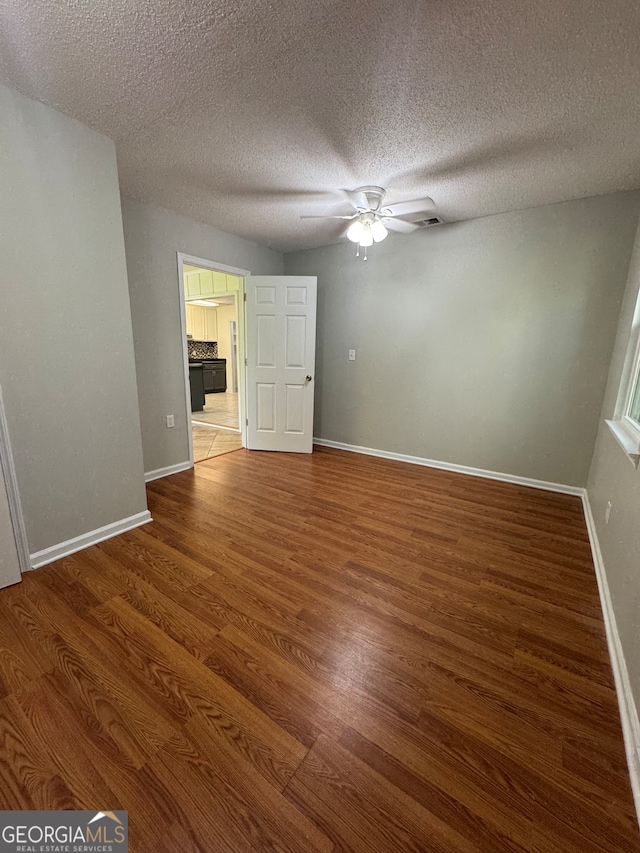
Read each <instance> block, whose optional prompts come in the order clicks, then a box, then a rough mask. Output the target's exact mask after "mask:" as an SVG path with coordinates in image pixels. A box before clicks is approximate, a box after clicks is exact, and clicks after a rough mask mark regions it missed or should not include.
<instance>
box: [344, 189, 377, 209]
mask: <svg viewBox="0 0 640 853" xmlns="http://www.w3.org/2000/svg"><path fill="white" fill-rule="evenodd" d="M344 194H345V196H346V197H347V199H348V201H349V204H350V205H351V206H352V207H355V209H356V210H370V209H371V205H370V204H369V200H368V199H367V197H366V195H365V194H364V193H356V192H350V191H349V190H345V191H344Z"/></svg>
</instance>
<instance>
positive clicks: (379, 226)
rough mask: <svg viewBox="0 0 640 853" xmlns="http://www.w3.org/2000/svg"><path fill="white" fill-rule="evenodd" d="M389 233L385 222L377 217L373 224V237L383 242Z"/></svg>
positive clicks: (378, 241) (376, 240) (377, 241)
mask: <svg viewBox="0 0 640 853" xmlns="http://www.w3.org/2000/svg"><path fill="white" fill-rule="evenodd" d="M388 233H389V232H388V231H387V229H386V228H385V227H384V223H383V222H382V221H381V220H380V219H376V221H375V222H374V223H373V225H372V226H371V236H372V237H373V239H374V240H375V242H376V243H381V242H382V240H384V238H385V237H386V236H387V234H388Z"/></svg>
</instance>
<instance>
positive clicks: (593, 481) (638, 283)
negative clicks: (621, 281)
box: [587, 228, 640, 704]
mask: <svg viewBox="0 0 640 853" xmlns="http://www.w3.org/2000/svg"><path fill="white" fill-rule="evenodd" d="M639 288H640V228H639V229H638V237H637V238H636V245H635V248H634V252H633V257H632V260H631V265H630V268H629V280H628V284H627V290H626V293H625V297H624V302H623V305H622V311H621V312H620V324H619V326H618V335H617V338H616V345H615V349H614V354H613V359H612V361H611V370H610V373H609V381H608V383H607V391H606V395H605V400H604V405H603V409H602V417H601V418H600V428H599V431H598V438H597V441H596V447H595V453H594V455H593V464H592V466H591V472H590V474H589V484H588V487H587V488H588V493H589V503H590V504H591V510H592V513H593V518H594V521H595V525H596V530H597V534H598V539H599V542H600V549H601V551H602V557H603V561H604V565H605V568H606V573H607V580H608V583H609V589H610V592H611V600H612V604H613V609H614V612H615V616H616V623H617V627H618V632H619V634H620V642H621V644H622V649H623V651H624V655H625V659H626V662H627V668H628V670H629V678H630V680H631V685H632V689H633V691H634V698H635V700H636V704H640V644H639V643H638V637H640V470H636V469H635V468H634V467H633V465H632V463H631V462H630V460H629V458H628V457H627V455H626V453H625V452H624V451H623V450H622V448H621V447H620V445H619V444H618V443H617V441H616V440H615V438H614V437H613V435H612V434H611V432H610V430H609V428H608V427H607V425H606V424H605V423H604V419H605V418H611V417H613V413H614V409H615V404H616V398H617V394H618V388H619V385H620V377H621V374H622V369H623V365H624V360H625V354H626V351H627V343H628V340H629V334H630V331H631V322H632V319H633V312H634V307H635V303H636V299H637V296H638V289H639ZM607 501H611V517H610V519H609V524H608V525H605V521H604V518H605V512H606V508H607Z"/></svg>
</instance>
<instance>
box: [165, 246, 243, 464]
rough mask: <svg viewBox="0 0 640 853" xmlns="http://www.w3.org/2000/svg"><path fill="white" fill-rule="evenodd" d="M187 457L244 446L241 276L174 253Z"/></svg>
mask: <svg viewBox="0 0 640 853" xmlns="http://www.w3.org/2000/svg"><path fill="white" fill-rule="evenodd" d="M178 270H179V278H180V285H181V287H180V291H181V294H180V296H181V309H182V315H183V317H182V319H183V322H182V327H183V338H184V350H185V379H186V391H187V410H188V411H187V416H188V422H189V424H190V436H189V438H190V441H189V444H190V461H191V462H192V463H195V462H202V461H203V460H205V459H211V458H212V457H215V456H221V455H223V454H226V453H230V452H232V451H234V450H239V449H240V448H242V447H244V446H245V440H244V370H243V369H241V367H240V366H241V365H242V366H244V355H243V350H244V335H243V334H242V329H243V324H244V311H243V308H244V275H246V274H248V272H247V271H245V270H235V269H232V268H229V267H223V266H221V265H218V264H215V262H213V261H205V260H202V259H199V258H192V257H188V256H185V255H181V254H178Z"/></svg>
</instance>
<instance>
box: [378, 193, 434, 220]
mask: <svg viewBox="0 0 640 853" xmlns="http://www.w3.org/2000/svg"><path fill="white" fill-rule="evenodd" d="M434 207H435V203H434V201H433V199H432V198H428V197H427V198H417V199H415V200H414V201H401V202H399V203H398V204H393V205H391V207H385V209H384V212H385V214H386V215H387V216H409V215H410V214H412V213H424V212H426V211H430V210H433V208H434Z"/></svg>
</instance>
